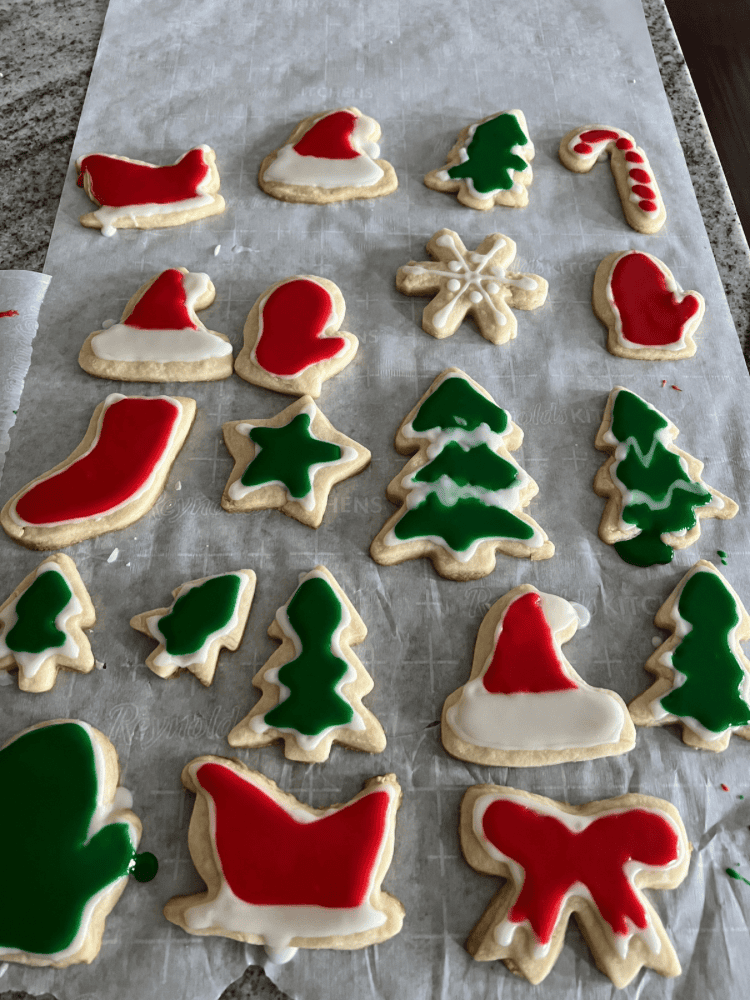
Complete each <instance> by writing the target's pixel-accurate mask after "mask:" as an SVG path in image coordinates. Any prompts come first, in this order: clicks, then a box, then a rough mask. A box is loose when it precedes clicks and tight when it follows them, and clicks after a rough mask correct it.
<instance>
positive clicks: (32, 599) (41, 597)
mask: <svg viewBox="0 0 750 1000" xmlns="http://www.w3.org/2000/svg"><path fill="white" fill-rule="evenodd" d="M72 596H73V591H72V590H71V589H70V586H69V584H68V581H67V580H66V579H65V577H64V576H63V575H62V573H58V572H57V571H56V570H48V571H47V572H45V573H40V574H39V576H37V577H36V579H35V580H33V581H32V582H31V586H29V587H28V589H27V590H25V591H24V592H23V594H21V596H20V597H19V598H18V603H17V604H16V615H17V616H18V621H17V622H16V624H15V625H14V626H13V628H12V629H11V630H10V631H9V632H8V634H7V636H6V637H5V644H6V645H7V647H8V649H12V650H13V652H14V653H42V652H44V650H45V649H59V648H60V646H64V645H65V633H64V632H61V631H60V629H59V628H58V627H57V626H56V625H55V619H56V618H57V616H58V615H59V614H60V612H61V611H62V610H63V609H64V608H65V607H66V606H67V605H68V603H69V601H70V599H71V597H72Z"/></svg>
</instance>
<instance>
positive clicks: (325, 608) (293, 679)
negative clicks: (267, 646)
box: [264, 577, 354, 736]
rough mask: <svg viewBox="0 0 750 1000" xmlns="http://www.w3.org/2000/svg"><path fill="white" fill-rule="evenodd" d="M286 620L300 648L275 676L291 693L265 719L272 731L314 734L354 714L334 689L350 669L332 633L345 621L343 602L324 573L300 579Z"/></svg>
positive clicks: (289, 605) (348, 718)
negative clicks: (321, 575) (287, 730)
mask: <svg viewBox="0 0 750 1000" xmlns="http://www.w3.org/2000/svg"><path fill="white" fill-rule="evenodd" d="M287 617H288V619H289V624H290V625H291V626H292V628H293V629H294V631H295V632H296V633H297V637H298V638H299V642H300V646H301V652H300V654H299V656H297V657H295V659H293V660H291V661H290V662H289V663H286V664H285V665H284V666H283V667H281V669H280V670H279V674H278V679H279V682H280V683H281V684H283V685H284V686H285V687H287V688H288V689H289V695H288V697H287V698H285V700H284V701H282V702H280V703H279V704H278V705H277V706H276V707H275V708H272V709H271V710H270V712H266V714H265V716H264V719H265V722H266V723H267V724H268V725H269V726H272V727H274V728H275V729H296V730H297V732H299V733H301V734H302V735H304V736H318V735H319V734H320V733H322V732H324V731H325V730H327V729H331V728H333V727H335V726H345V725H347V724H348V723H350V722H351V721H352V719H353V718H354V710H353V709H352V707H351V705H350V704H349V702H348V701H347V700H346V699H345V698H343V697H342V696H341V695H340V694H338V693H337V691H336V686H337V685H338V684H339V683H340V682H341V681H342V680H343V678H344V677H345V676H346V673H347V671H348V669H349V667H348V664H347V662H346V660H344V659H342V658H341V657H340V656H337V655H336V654H335V653H334V651H333V649H332V641H333V637H334V635H335V633H336V630H337V629H338V628H339V627H340V625H341V622H342V619H343V608H342V605H341V600H340V599H339V596H338V594H337V593H336V592H335V590H334V589H333V587H332V586H331V585H330V583H328V581H327V580H325V579H323V578H322V577H310V578H309V579H308V580H304V581H303V582H302V583H301V584H300V586H299V587H298V588H297V590H296V591H295V593H294V595H293V597H292V599H291V601H290V602H289V604H288V606H287Z"/></svg>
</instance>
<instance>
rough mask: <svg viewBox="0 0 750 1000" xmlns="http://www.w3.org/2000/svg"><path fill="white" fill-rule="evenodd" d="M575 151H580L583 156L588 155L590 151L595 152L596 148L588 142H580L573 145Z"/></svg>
mask: <svg viewBox="0 0 750 1000" xmlns="http://www.w3.org/2000/svg"><path fill="white" fill-rule="evenodd" d="M573 152H574V153H580V155H581V156H588V155H589V154H590V153H593V152H594V150H593V149H592V147H591V146H589V144H588V143H587V142H579V143H577V144H576V145H575V146H573Z"/></svg>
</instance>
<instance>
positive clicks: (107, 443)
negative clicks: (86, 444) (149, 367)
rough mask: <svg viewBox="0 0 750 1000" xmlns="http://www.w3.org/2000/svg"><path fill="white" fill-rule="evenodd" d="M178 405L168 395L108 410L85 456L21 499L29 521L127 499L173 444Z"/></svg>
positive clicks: (77, 514) (86, 512) (85, 513)
mask: <svg viewBox="0 0 750 1000" xmlns="http://www.w3.org/2000/svg"><path fill="white" fill-rule="evenodd" d="M179 415H180V414H179V408H178V405H177V404H176V403H174V402H172V401H171V400H170V399H164V398H161V399H160V398H158V397H154V398H150V399H145V398H138V397H135V398H130V397H127V396H126V397H125V398H123V399H118V400H116V401H115V402H114V403H112V404H111V405H110V406H108V407H107V409H106V410H105V411H104V418H103V420H102V422H101V432H100V434H99V440H98V441H97V442H96V444H95V445H94V447H93V448H92V449H91V451H89V452H88V453H87V454H86V455H83V456H82V457H81V458H79V459H77V460H76V461H75V462H73V464H72V465H69V466H67V467H66V468H64V469H61V470H60V471H59V472H55V473H53V474H52V475H51V476H50V477H49V478H47V479H45V480H43V481H42V482H40V483H37V484H36V485H35V486H32V487H31V488H30V489H29V490H28V491H27V492H26V493H24V494H23V495H22V496H21V497H20V498H19V500H18V502H17V503H16V512H17V513H18V516H19V517H21V518H22V519H23V520H24V521H28V522H29V523H30V524H59V523H60V522H61V521H70V520H73V519H75V518H84V517H96V516H100V515H103V514H106V513H108V512H109V511H111V510H112V508H113V507H117V506H118V505H119V504H121V503H124V502H126V501H127V500H129V499H130V497H132V495H133V494H134V493H136V492H137V491H138V490H139V489H140V488H141V486H143V484H144V483H145V482H146V480H147V479H148V477H149V476H150V475H151V473H152V472H153V470H154V468H155V467H156V466H157V464H158V463H159V461H160V459H161V458H162V457H163V455H164V452H165V451H166V450H167V447H168V445H169V439H170V436H171V433H172V430H173V428H174V426H175V424H176V423H177V421H178V419H179Z"/></svg>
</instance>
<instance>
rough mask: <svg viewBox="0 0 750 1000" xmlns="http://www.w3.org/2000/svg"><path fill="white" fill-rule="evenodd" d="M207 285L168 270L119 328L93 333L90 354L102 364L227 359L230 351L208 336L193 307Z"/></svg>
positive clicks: (205, 279)
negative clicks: (102, 362)
mask: <svg viewBox="0 0 750 1000" xmlns="http://www.w3.org/2000/svg"><path fill="white" fill-rule="evenodd" d="M209 285H210V279H209V277H208V275H207V274H202V273H191V272H188V273H187V274H183V273H182V272H181V271H179V270H177V268H170V269H169V270H167V271H162V273H161V274H160V275H159V276H158V277H157V279H156V280H155V281H154V282H153V283H152V284H151V285H150V286H149V287H148V288H147V289H146V291H145V292H144V293H143V295H142V296H141V298H140V299H139V300H138V301H137V302H136V304H135V306H134V307H133V309H132V311H131V312H130V314H129V315H128V316H127V317H126V318H125V319H124V320H122V322H120V323H115V324H114V325H113V326H110V327H109V328H108V329H106V330H103V331H102V332H101V333H97V334H96V336H95V337H92V339H91V350H92V351H93V352H94V354H95V355H96V356H97V358H101V359H102V360H104V361H134V362H137V361H158V362H162V363H164V364H166V363H169V362H174V361H183V362H195V361H207V360H208V359H209V358H223V357H226V355H227V354H231V353H232V345H231V344H229V343H227V341H226V340H222V338H221V337H218V336H217V335H216V334H215V333H212V332H211V331H210V330H207V329H206V327H205V326H204V325H203V323H201V321H200V320H199V319H198V317H197V316H196V314H195V303H196V302H197V301H198V300H199V299H200V298H201V296H203V295H205V293H206V291H207V290H208V288H209Z"/></svg>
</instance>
